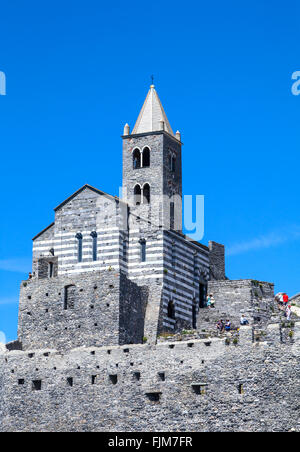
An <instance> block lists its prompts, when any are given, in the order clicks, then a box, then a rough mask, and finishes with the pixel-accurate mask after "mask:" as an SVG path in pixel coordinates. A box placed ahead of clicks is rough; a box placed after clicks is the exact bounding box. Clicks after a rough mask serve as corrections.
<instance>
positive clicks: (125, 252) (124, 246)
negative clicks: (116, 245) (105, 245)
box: [122, 240, 127, 261]
mask: <svg viewBox="0 0 300 452" xmlns="http://www.w3.org/2000/svg"><path fill="white" fill-rule="evenodd" d="M122 257H123V260H124V261H126V260H127V240H123V246H122Z"/></svg>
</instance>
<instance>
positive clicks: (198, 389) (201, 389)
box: [192, 383, 207, 395]
mask: <svg viewBox="0 0 300 452" xmlns="http://www.w3.org/2000/svg"><path fill="white" fill-rule="evenodd" d="M206 386H207V385H206V384H197V383H195V384H192V388H193V391H194V393H195V394H198V395H204V394H205V392H206Z"/></svg>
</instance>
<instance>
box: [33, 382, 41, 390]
mask: <svg viewBox="0 0 300 452" xmlns="http://www.w3.org/2000/svg"><path fill="white" fill-rule="evenodd" d="M32 389H33V390H34V391H40V390H41V389H42V380H33V382H32Z"/></svg>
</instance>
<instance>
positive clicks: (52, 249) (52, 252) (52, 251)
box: [49, 248, 54, 256]
mask: <svg viewBox="0 0 300 452" xmlns="http://www.w3.org/2000/svg"><path fill="white" fill-rule="evenodd" d="M49 253H50V254H51V256H54V248H51V250H49Z"/></svg>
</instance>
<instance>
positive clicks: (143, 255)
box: [140, 239, 146, 262]
mask: <svg viewBox="0 0 300 452" xmlns="http://www.w3.org/2000/svg"><path fill="white" fill-rule="evenodd" d="M140 247H141V262H146V240H144V239H142V240H140Z"/></svg>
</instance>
